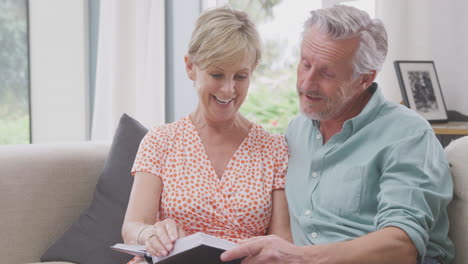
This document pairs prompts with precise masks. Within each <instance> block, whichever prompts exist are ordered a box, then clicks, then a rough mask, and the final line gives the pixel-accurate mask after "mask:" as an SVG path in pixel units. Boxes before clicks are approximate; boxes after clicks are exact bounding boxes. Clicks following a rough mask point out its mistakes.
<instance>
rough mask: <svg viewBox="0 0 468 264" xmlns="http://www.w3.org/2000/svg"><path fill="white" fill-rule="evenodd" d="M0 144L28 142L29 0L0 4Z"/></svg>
mask: <svg viewBox="0 0 468 264" xmlns="http://www.w3.org/2000/svg"><path fill="white" fill-rule="evenodd" d="M0 47H1V48H0V145H3V144H27V143H29V142H30V138H29V134H30V128H29V80H28V78H29V77H28V75H29V74H28V37H27V1H26V0H21V1H20V0H3V1H2V4H0Z"/></svg>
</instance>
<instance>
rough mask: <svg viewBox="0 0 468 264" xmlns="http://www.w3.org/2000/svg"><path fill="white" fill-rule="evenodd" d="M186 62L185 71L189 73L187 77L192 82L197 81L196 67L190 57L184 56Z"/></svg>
mask: <svg viewBox="0 0 468 264" xmlns="http://www.w3.org/2000/svg"><path fill="white" fill-rule="evenodd" d="M184 61H185V70H186V71H187V76H188V77H189V79H190V80H192V81H195V79H196V78H195V76H196V74H195V66H194V65H193V62H192V60H190V58H189V56H188V55H185V56H184Z"/></svg>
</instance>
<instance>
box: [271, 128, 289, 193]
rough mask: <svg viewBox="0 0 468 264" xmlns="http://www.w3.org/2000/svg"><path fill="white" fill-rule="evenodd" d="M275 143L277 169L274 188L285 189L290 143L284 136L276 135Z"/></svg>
mask: <svg viewBox="0 0 468 264" xmlns="http://www.w3.org/2000/svg"><path fill="white" fill-rule="evenodd" d="M274 137H275V144H274V146H273V147H274V151H273V153H274V155H275V157H274V159H275V165H274V166H275V170H274V173H275V175H274V179H273V189H274V190H276V189H284V187H285V184H286V172H287V169H288V158H289V154H288V145H287V144H286V139H285V137H284V136H279V135H276V136H274Z"/></svg>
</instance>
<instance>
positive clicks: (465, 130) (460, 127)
mask: <svg viewBox="0 0 468 264" xmlns="http://www.w3.org/2000/svg"><path fill="white" fill-rule="evenodd" d="M432 129H434V132H435V133H436V134H437V135H468V122H448V123H441V124H432Z"/></svg>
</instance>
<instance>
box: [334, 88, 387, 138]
mask: <svg viewBox="0 0 468 264" xmlns="http://www.w3.org/2000/svg"><path fill="white" fill-rule="evenodd" d="M367 92H369V93H372V96H371V98H370V99H369V101H368V102H367V104H366V106H365V107H364V109H362V111H361V112H360V113H359V114H358V115H357V116H355V117H353V118H351V119H350V120H347V121H346V122H345V124H346V123H347V122H349V123H351V125H352V128H353V134H354V133H356V132H357V131H359V130H360V129H361V128H363V127H364V126H365V125H367V124H369V123H370V121H371V120H372V119H373V118H374V117H375V116H376V115H377V113H378V112H379V111H380V108H381V107H382V106H383V105H384V103H385V98H384V96H383V94H382V92H381V91H380V89H379V87H378V85H377V83H372V84H371V86H369V88H367ZM343 127H344V125H343Z"/></svg>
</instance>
